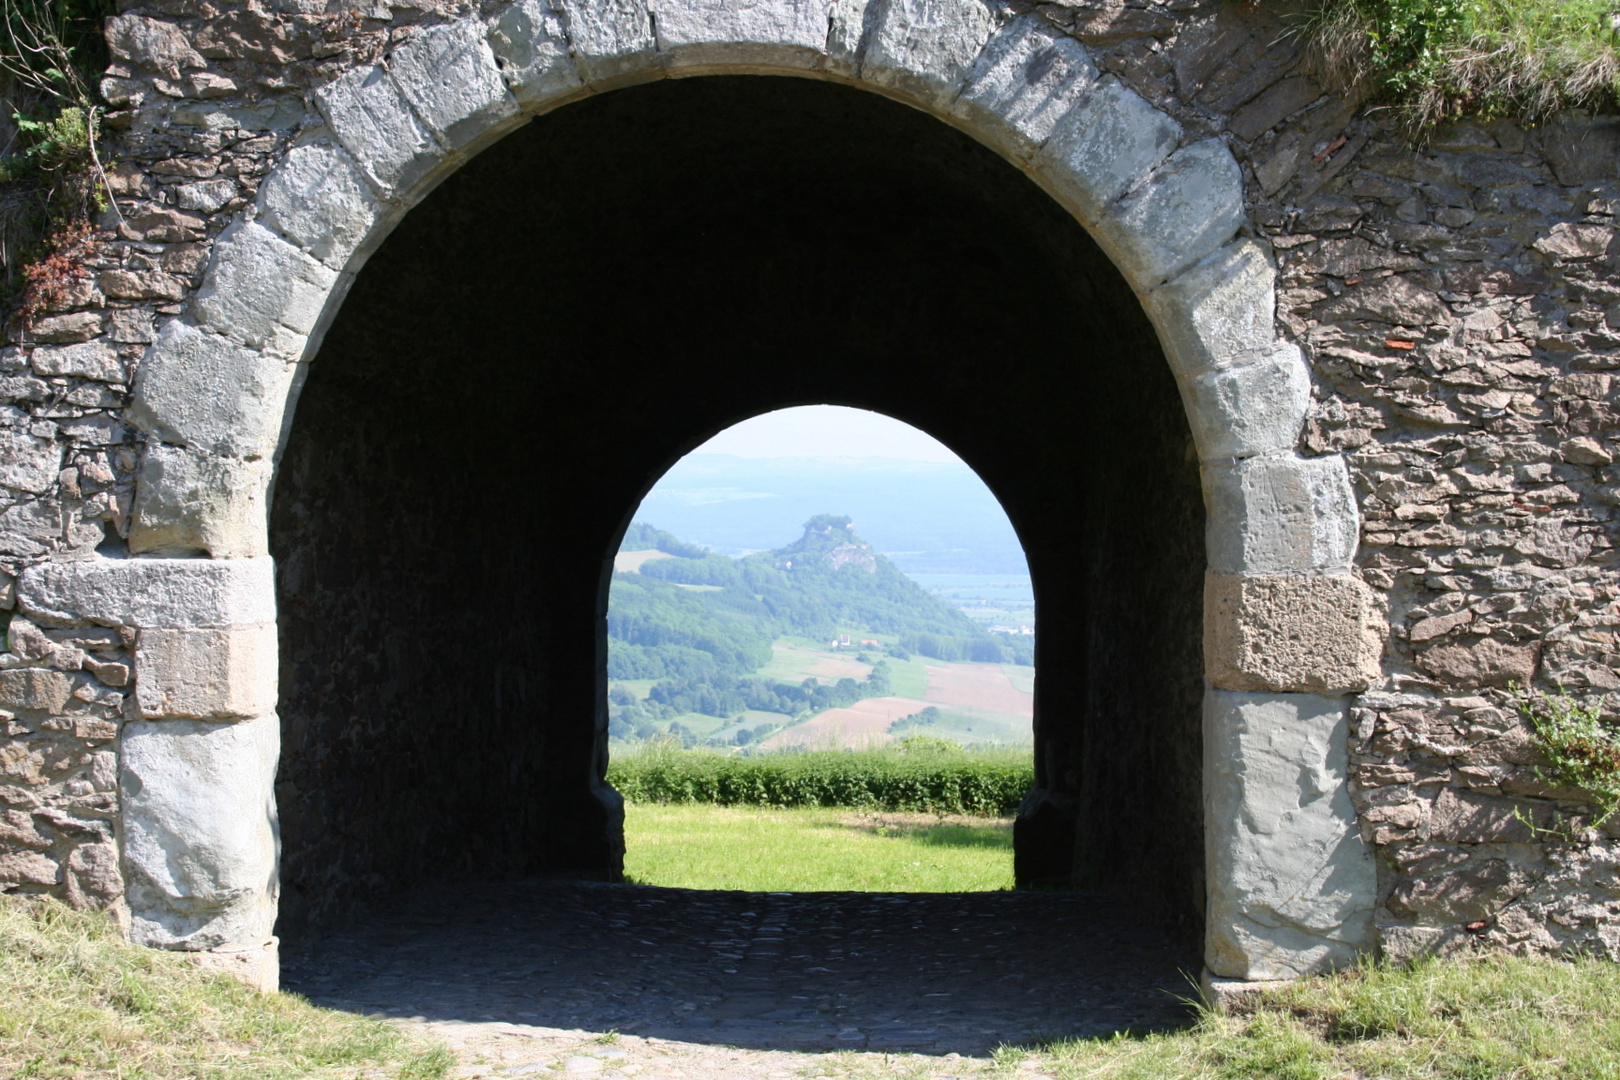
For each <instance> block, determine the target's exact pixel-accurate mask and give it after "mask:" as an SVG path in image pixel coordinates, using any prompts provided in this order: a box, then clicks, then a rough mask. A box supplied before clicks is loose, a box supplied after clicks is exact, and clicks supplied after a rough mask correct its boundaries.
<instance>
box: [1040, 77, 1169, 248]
mask: <svg viewBox="0 0 1620 1080" xmlns="http://www.w3.org/2000/svg"><path fill="white" fill-rule="evenodd" d="M1180 141H1181V125H1180V124H1178V123H1176V122H1175V121H1174V120H1172V119H1171V118H1170V117H1169V116H1166V115H1165V114H1164V113H1162V112H1160V111H1159V110H1158V109H1155V108H1154V107H1153V106H1152V105H1149V104H1148V103H1147V102H1146V101H1144V100H1143V99H1142V98H1141V97H1140V96H1138V95H1137V94H1136V93H1135V92H1134V91H1131V90H1129V89H1127V88H1126V87H1124V86H1123V85H1121V84H1120V82H1119V80H1117V79H1115V78H1114V77H1113V76H1112V75H1109V76H1105V77H1103V78H1102V79H1099V80H1098V81H1097V83H1096V85H1095V87H1094V88H1093V89H1092V90H1091V92H1089V93H1088V94H1086V95H1085V97H1084V99H1083V100H1081V101H1080V102H1079V103H1078V104H1076V105H1075V106H1074V107H1073V108H1071V109H1070V110H1069V111H1068V112H1067V113H1065V114H1064V116H1063V118H1062V120H1060V121H1059V122H1058V123H1057V124H1056V125H1055V126H1054V128H1053V129H1052V133H1051V135H1050V137H1049V138H1048V139H1047V141H1046V145H1044V146H1043V147H1042V148H1041V151H1040V153H1038V154H1036V155H1035V158H1034V160H1033V161H1032V165H1033V166H1034V169H1035V172H1036V175H1037V176H1039V177H1040V178H1041V179H1042V180H1043V181H1044V182H1045V183H1046V185H1047V186H1048V187H1049V188H1051V190H1052V192H1053V194H1055V195H1056V196H1057V198H1058V200H1059V201H1060V202H1062V203H1064V204H1065V205H1067V206H1068V207H1069V209H1070V210H1071V211H1072V212H1073V213H1074V214H1075V216H1076V217H1078V218H1079V219H1080V221H1081V223H1082V224H1085V225H1088V226H1090V225H1095V224H1096V223H1097V222H1098V221H1099V220H1101V218H1102V215H1103V212H1104V210H1105V209H1106V208H1107V207H1108V205H1109V204H1110V203H1112V202H1114V201H1115V200H1116V199H1118V198H1119V197H1120V196H1121V195H1123V194H1125V192H1126V190H1127V189H1128V188H1130V187H1131V185H1133V184H1135V183H1136V182H1137V181H1138V180H1140V179H1141V178H1142V177H1144V176H1146V175H1147V174H1148V173H1149V172H1151V171H1152V170H1153V169H1154V168H1155V167H1156V166H1157V165H1158V164H1159V163H1160V162H1161V161H1163V160H1165V159H1166V158H1168V157H1169V156H1170V154H1171V152H1172V151H1173V150H1175V148H1176V144H1177V143H1179V142H1180ZM1098 239H1099V240H1104V241H1111V240H1112V236H1111V235H1104V236H1099V237H1098Z"/></svg>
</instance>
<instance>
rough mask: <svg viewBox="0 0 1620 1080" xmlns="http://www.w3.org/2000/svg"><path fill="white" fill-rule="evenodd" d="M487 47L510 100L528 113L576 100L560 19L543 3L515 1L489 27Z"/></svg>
mask: <svg viewBox="0 0 1620 1080" xmlns="http://www.w3.org/2000/svg"><path fill="white" fill-rule="evenodd" d="M489 46H490V49H491V50H492V51H493V52H494V54H495V60H496V62H497V63H499V64H500V66H501V75H502V77H504V78H505V79H506V85H507V87H508V89H510V90H511V91H512V96H513V97H514V98H516V99H517V103H518V104H519V105H520V106H522V107H523V108H525V109H527V110H529V111H530V112H538V111H539V110H541V109H546V108H549V107H551V106H552V105H557V104H560V103H562V102H564V101H567V100H568V99H570V98H572V97H576V96H577V95H578V94H579V93H580V91H581V89H582V88H583V87H584V85H585V81H584V80H583V79H581V78H580V77H579V69H578V68H576V67H575V66H574V57H573V54H572V53H570V52H569V51H568V31H567V29H566V28H564V26H563V19H562V15H561V14H559V13H558V12H557V10H556V9H555V8H553V7H552V6H551V4H549V3H546V2H545V0H519V2H518V3H516V4H513V5H512V6H510V7H508V8H507V9H506V10H505V11H503V12H502V13H501V15H500V18H498V19H496V20H495V21H494V22H493V23H491V24H490V28H489Z"/></svg>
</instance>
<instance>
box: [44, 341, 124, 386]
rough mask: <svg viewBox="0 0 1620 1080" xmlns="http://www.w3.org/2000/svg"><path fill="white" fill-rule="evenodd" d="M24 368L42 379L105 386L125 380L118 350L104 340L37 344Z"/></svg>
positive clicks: (122, 363)
mask: <svg viewBox="0 0 1620 1080" xmlns="http://www.w3.org/2000/svg"><path fill="white" fill-rule="evenodd" d="M28 366H29V367H31V368H33V369H34V371H35V373H36V374H39V375H46V376H51V375H66V376H71V377H77V378H80V379H94V380H96V381H97V382H105V383H121V382H125V381H126V380H127V379H128V378H129V374H128V373H127V372H126V371H125V370H124V362H123V360H121V359H119V356H118V350H116V349H114V348H113V347H112V345H110V344H109V343H108V342H105V341H85V342H80V343H79V344H77V345H41V346H39V347H38V348H36V349H35V350H34V351H33V353H32V354H31V355H30V356H29V357H28Z"/></svg>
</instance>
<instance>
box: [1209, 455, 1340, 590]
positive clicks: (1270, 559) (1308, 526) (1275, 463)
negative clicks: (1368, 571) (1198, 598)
mask: <svg viewBox="0 0 1620 1080" xmlns="http://www.w3.org/2000/svg"><path fill="white" fill-rule="evenodd" d="M1203 480H1204V506H1205V510H1206V513H1207V518H1206V524H1205V530H1204V535H1205V549H1206V551H1207V553H1208V557H1209V566H1210V568H1211V569H1212V570H1216V571H1218V572H1220V573H1227V574H1238V573H1249V574H1306V573H1318V572H1323V571H1334V570H1344V569H1348V567H1349V566H1350V560H1351V558H1352V557H1353V556H1354V555H1355V552H1356V543H1357V541H1358V539H1359V534H1360V515H1359V513H1358V512H1357V510H1356V501H1355V491H1354V489H1352V487H1351V486H1350V473H1349V470H1348V468H1347V467H1346V465H1345V462H1344V459H1343V458H1342V457H1339V456H1338V455H1328V456H1324V457H1316V458H1301V457H1295V456H1292V455H1284V454H1279V455H1265V456H1261V457H1252V458H1246V459H1244V460H1242V461H1238V462H1235V463H1233V464H1230V465H1228V464H1220V463H1214V462H1206V463H1205V465H1204V468H1203Z"/></svg>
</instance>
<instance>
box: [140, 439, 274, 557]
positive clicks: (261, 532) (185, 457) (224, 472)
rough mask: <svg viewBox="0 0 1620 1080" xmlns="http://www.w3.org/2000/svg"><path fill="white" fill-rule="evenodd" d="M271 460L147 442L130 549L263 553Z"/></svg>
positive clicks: (219, 554) (142, 551)
mask: <svg viewBox="0 0 1620 1080" xmlns="http://www.w3.org/2000/svg"><path fill="white" fill-rule="evenodd" d="M269 486H270V459H269V458H257V459H255V460H252V461H244V460H242V459H241V458H224V457H216V456H214V455H212V454H205V453H199V452H196V451H192V450H185V449H182V448H181V447H178V446H165V445H164V444H163V443H160V442H149V443H147V444H146V453H145V454H144V455H143V457H142V459H141V473H140V482H139V484H137V485H136V489H135V512H134V514H133V516H132V517H131V519H130V527H129V548H130V550H131V551H134V552H136V553H138V554H146V553H151V552H158V553H170V554H179V553H191V552H197V551H205V552H207V553H208V554H209V555H212V556H214V557H215V558H235V557H242V556H252V555H263V554H265V551H266V547H265V545H266V538H265V516H264V511H265V494H266V492H267V490H268V489H269Z"/></svg>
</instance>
